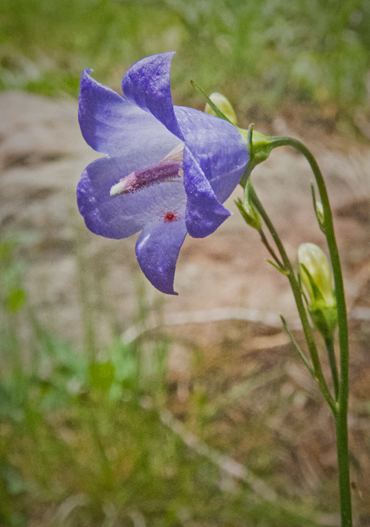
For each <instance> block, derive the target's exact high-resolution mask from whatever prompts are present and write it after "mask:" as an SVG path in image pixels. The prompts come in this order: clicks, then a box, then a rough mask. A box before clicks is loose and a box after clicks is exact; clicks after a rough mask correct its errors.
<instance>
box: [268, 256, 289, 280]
mask: <svg viewBox="0 0 370 527" xmlns="http://www.w3.org/2000/svg"><path fill="white" fill-rule="evenodd" d="M267 262H268V263H269V264H271V265H272V267H275V269H276V270H277V271H279V273H281V274H283V275H284V276H287V274H288V273H287V271H285V270H284V269H283V268H282V267H280V265H277V264H276V263H274V262H273V261H272V260H267Z"/></svg>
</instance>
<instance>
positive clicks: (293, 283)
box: [250, 187, 336, 413]
mask: <svg viewBox="0 0 370 527" xmlns="http://www.w3.org/2000/svg"><path fill="white" fill-rule="evenodd" d="M250 195H251V198H252V200H253V203H254V205H255V207H256V208H257V210H258V212H259V213H260V214H261V216H262V218H263V221H264V222H265V224H266V226H267V228H268V230H269V231H270V233H271V236H272V237H273V239H274V242H275V244H276V247H277V248H278V251H279V253H280V256H281V258H282V261H283V264H284V269H285V271H286V275H287V277H288V280H289V283H290V287H291V288H292V291H293V295H294V300H295V302H296V305H297V309H298V313H299V316H300V319H301V322H302V327H303V332H304V335H305V338H306V342H307V345H308V350H309V353H310V356H311V360H312V365H313V369H314V372H315V379H316V380H317V382H318V384H319V386H320V389H321V391H322V393H323V395H324V397H325V399H326V401H327V403H328V404H329V406H330V408H331V409H332V411H333V413H335V412H336V407H335V401H334V399H333V397H332V396H331V393H330V391H329V388H328V386H327V384H326V380H325V377H324V374H323V372H322V368H321V364H320V360H319V355H318V351H317V347H316V344H315V340H314V338H313V335H312V330H311V325H310V322H309V319H308V315H307V311H306V308H305V306H304V304H303V300H302V295H301V288H300V286H299V283H298V281H297V279H296V277H295V274H294V270H293V267H292V264H291V263H290V260H289V258H288V255H287V253H286V251H285V248H284V245H283V244H282V242H281V240H280V237H279V235H278V233H277V231H276V230H275V227H274V225H273V224H272V222H271V220H270V218H269V216H268V215H267V213H266V211H265V209H264V208H263V205H262V203H261V202H260V200H259V199H258V197H257V194H256V192H255V190H254V189H253V187H251V189H250Z"/></svg>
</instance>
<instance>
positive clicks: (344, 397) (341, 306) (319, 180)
mask: <svg viewBox="0 0 370 527" xmlns="http://www.w3.org/2000/svg"><path fill="white" fill-rule="evenodd" d="M269 139H270V141H271V143H270V146H271V149H273V148H276V147H278V146H292V147H293V148H295V149H296V150H298V151H299V152H300V153H301V154H303V155H304V156H305V158H306V159H307V161H308V163H309V164H310V166H311V169H312V171H313V173H314V176H315V179H316V184H317V188H318V190H319V194H320V198H321V203H322V206H323V209H324V222H323V231H324V233H325V236H326V240H327V244H328V248H329V253H330V258H331V263H332V267H333V274H334V284H335V294H336V299H337V314H338V328H339V350H340V379H339V387H338V400H337V404H336V405H335V409H334V410H333V408H332V410H333V413H334V417H335V424H336V432H337V453H338V469H339V490H340V503H341V516H342V527H351V526H352V510H351V487H350V474H349V454H348V424H347V415H348V391H349V386H348V368H349V353H348V324H347V310H346V300H345V294H344V285H343V277H342V270H341V265H340V259H339V253H338V247H337V243H336V239H335V234H334V225H333V216H332V213H331V208H330V203H329V197H328V193H327V190H326V185H325V181H324V178H323V176H322V174H321V170H320V168H319V166H318V164H317V162H316V159H315V158H314V156H313V155H312V154H311V152H310V151H309V150H308V148H306V147H305V146H304V145H303V144H302V143H301V142H300V141H298V140H297V139H292V138H290V137H277V138H269Z"/></svg>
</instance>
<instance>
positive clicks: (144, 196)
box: [77, 157, 186, 239]
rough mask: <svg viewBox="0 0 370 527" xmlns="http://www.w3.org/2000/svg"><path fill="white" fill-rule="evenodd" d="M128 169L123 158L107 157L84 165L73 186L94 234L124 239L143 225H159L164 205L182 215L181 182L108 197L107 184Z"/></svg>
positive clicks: (116, 179)
mask: <svg viewBox="0 0 370 527" xmlns="http://www.w3.org/2000/svg"><path fill="white" fill-rule="evenodd" d="M132 171H133V167H132V166H131V165H130V164H129V163H127V161H126V159H122V158H108V157H103V158H100V159H97V160H96V161H94V162H93V163H91V164H90V165H89V166H88V167H87V168H85V170H84V172H83V174H82V176H81V179H80V181H79V183H78V186H77V202H78V208H79V211H80V213H81V214H82V216H83V217H84V219H85V223H86V226H87V227H88V229H90V230H91V231H92V232H94V233H95V234H99V235H101V236H105V237H107V238H116V239H120V238H127V237H128V236H132V235H133V234H135V233H136V232H138V231H139V230H141V229H142V228H143V226H144V225H146V224H150V223H156V224H162V223H163V214H164V212H165V211H164V210H163V209H164V207H166V211H168V210H176V211H177V212H178V214H179V215H180V217H181V218H184V215H185V203H186V194H185V190H184V186H183V184H182V181H181V182H178V183H176V182H175V183H161V184H160V185H153V186H151V187H148V188H144V189H143V190H140V191H138V192H134V193H132V194H122V195H120V196H115V197H112V196H111V195H110V189H111V187H112V186H113V185H114V184H116V183H117V182H118V181H119V180H120V179H121V178H123V177H125V176H127V175H128V174H129V173H130V172H132Z"/></svg>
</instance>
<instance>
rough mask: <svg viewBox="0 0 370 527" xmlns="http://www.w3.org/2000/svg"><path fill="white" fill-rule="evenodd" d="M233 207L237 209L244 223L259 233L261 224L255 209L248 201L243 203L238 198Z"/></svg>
mask: <svg viewBox="0 0 370 527" xmlns="http://www.w3.org/2000/svg"><path fill="white" fill-rule="evenodd" d="M235 205H236V206H237V207H238V209H239V212H240V214H241V215H242V216H243V219H244V221H245V223H246V224H247V225H249V226H250V227H252V228H253V229H256V230H257V231H258V232H259V231H260V230H261V229H262V223H261V217H260V215H259V213H258V211H257V209H256V207H255V206H254V205H253V204H252V203H251V202H250V201H249V200H245V201H244V203H243V202H242V200H241V199H240V198H239V199H237V200H236V201H235Z"/></svg>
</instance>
